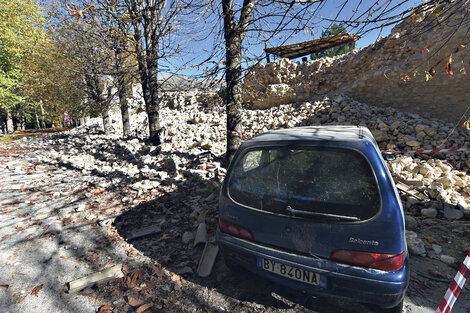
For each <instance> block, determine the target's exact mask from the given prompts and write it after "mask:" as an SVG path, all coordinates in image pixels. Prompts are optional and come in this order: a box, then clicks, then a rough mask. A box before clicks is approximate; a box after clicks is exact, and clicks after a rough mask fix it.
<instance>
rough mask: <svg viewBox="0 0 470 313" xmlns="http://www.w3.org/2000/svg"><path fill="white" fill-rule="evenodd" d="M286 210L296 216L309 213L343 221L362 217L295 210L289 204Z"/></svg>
mask: <svg viewBox="0 0 470 313" xmlns="http://www.w3.org/2000/svg"><path fill="white" fill-rule="evenodd" d="M286 211H287V212H289V213H291V214H292V215H294V216H296V215H308V216H315V217H323V218H331V219H337V220H342V221H360V218H358V217H355V216H346V215H336V214H329V213H320V212H310V211H302V210H294V209H293V208H292V207H290V206H288V207H287V208H286Z"/></svg>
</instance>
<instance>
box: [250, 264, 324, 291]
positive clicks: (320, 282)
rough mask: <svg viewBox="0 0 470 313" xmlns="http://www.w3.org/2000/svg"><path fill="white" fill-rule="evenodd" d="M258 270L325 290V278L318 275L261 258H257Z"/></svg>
mask: <svg viewBox="0 0 470 313" xmlns="http://www.w3.org/2000/svg"><path fill="white" fill-rule="evenodd" d="M258 268H260V269H263V270H265V271H267V272H271V273H275V274H277V275H281V276H284V277H287V278H290V279H293V280H296V281H300V282H303V283H306V284H309V285H313V286H319V287H322V288H326V277H325V276H323V275H320V274H318V273H314V272H311V271H307V270H304V269H301V268H297V267H293V266H290V265H286V264H282V263H279V262H276V261H273V260H268V259H263V258H258Z"/></svg>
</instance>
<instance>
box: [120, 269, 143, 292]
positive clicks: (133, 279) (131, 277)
mask: <svg viewBox="0 0 470 313" xmlns="http://www.w3.org/2000/svg"><path fill="white" fill-rule="evenodd" d="M143 277H144V271H137V272H133V273H131V274H128V275H126V276H125V277H124V285H125V286H126V287H127V288H129V289H131V288H134V287H136V286H137V280H139V279H140V280H141V279H142V278H143Z"/></svg>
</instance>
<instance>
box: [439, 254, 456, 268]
mask: <svg viewBox="0 0 470 313" xmlns="http://www.w3.org/2000/svg"><path fill="white" fill-rule="evenodd" d="M440 260H441V261H442V262H444V263H445V264H447V265H454V264H456V263H457V260H456V259H455V258H454V257H451V256H449V255H445V254H442V255H441V258H440Z"/></svg>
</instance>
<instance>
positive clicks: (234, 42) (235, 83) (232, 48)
mask: <svg viewBox="0 0 470 313" xmlns="http://www.w3.org/2000/svg"><path fill="white" fill-rule="evenodd" d="M234 37H236V36H234ZM227 44H228V45H227V48H226V58H225V62H226V70H225V82H226V85H227V87H226V88H227V90H226V95H225V111H226V114H227V150H226V165H227V166H228V165H229V164H230V161H232V158H233V156H234V155H235V152H236V151H237V149H238V147H239V146H240V144H241V143H242V138H241V137H240V136H239V134H241V133H242V131H243V130H242V125H241V111H242V91H241V86H242V77H241V57H242V56H241V42H240V40H239V39H237V38H230V39H229V40H228V42H227Z"/></svg>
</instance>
